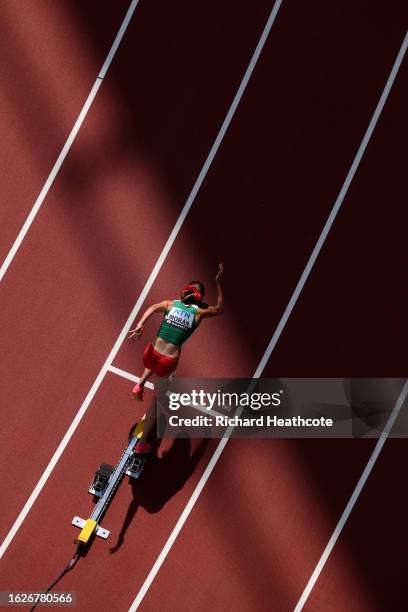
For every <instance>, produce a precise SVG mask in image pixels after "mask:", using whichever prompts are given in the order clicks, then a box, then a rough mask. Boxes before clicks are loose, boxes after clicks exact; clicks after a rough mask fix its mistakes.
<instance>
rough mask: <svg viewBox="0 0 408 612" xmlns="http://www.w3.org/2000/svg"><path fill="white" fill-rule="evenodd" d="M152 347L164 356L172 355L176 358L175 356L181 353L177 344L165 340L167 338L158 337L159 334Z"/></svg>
mask: <svg viewBox="0 0 408 612" xmlns="http://www.w3.org/2000/svg"><path fill="white" fill-rule="evenodd" d="M153 348H154V350H155V351H157V352H158V353H161V354H162V355H165V356H166V357H172V358H173V359H177V357H179V355H180V353H181V346H177V344H172V343H171V342H167V340H164V339H163V338H159V336H157V338H156V341H155V343H154V345H153Z"/></svg>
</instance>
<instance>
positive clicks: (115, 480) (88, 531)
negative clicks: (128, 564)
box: [72, 417, 148, 545]
mask: <svg viewBox="0 0 408 612" xmlns="http://www.w3.org/2000/svg"><path fill="white" fill-rule="evenodd" d="M144 418H145V417H143V418H142V420H141V421H140V423H138V424H137V426H136V427H135V429H134V431H133V433H132V436H131V438H130V441H129V444H128V445H127V447H126V448H125V450H124V452H123V454H122V456H121V458H120V460H119V462H118V464H117V465H116V467H113V466H112V465H109V464H108V463H102V464H101V466H100V467H99V469H97V470H96V472H95V476H94V479H93V481H92V484H91V486H90V487H89V489H88V493H91V495H93V496H94V497H96V498H99V501H98V502H97V504H96V506H95V508H94V511H93V512H92V514H91V516H90V517H89V518H88V519H86V520H85V519H83V518H81V517H80V516H74V518H73V519H72V524H73V525H75V526H76V527H79V528H80V529H81V533H80V534H79V536H78V538H77V540H78V542H80V543H82V544H85V545H86V544H88V543H89V541H90V539H91V537H92V535H94V534H95V535H97V536H99V537H101V538H103V539H105V540H106V539H107V538H108V536H109V533H110V531H109V530H108V529H104V528H103V527H101V526H100V525H99V524H98V521H99V520H100V519H101V518H102V516H103V514H104V512H105V511H106V509H107V507H108V505H109V503H110V501H111V499H112V498H113V496H114V494H115V491H116V489H117V488H118V486H119V484H120V482H121V480H122V478H123V476H124V475H125V474H126V475H127V476H130V477H131V478H139V476H140V474H141V472H142V470H143V467H144V464H145V462H146V459H147V456H148V455H140V454H136V453H135V452H134V448H135V446H136V444H137V442H138V440H139V439H140V438H141V436H142V433H143V424H144V423H143V422H144Z"/></svg>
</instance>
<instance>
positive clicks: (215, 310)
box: [197, 263, 224, 322]
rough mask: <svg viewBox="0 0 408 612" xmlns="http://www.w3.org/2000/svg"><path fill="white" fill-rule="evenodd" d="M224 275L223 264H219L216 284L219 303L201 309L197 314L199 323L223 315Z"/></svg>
mask: <svg viewBox="0 0 408 612" xmlns="http://www.w3.org/2000/svg"><path fill="white" fill-rule="evenodd" d="M223 274H224V265H223V264H222V263H220V264H218V272H217V274H216V276H215V284H216V287H217V303H216V304H215V306H208V308H199V309H198V313H197V320H198V321H197V322H199V321H200V320H201V319H206V318H208V317H216V316H217V315H220V314H222V313H223V310H224V294H223V291H222V287H221V279H222V275H223Z"/></svg>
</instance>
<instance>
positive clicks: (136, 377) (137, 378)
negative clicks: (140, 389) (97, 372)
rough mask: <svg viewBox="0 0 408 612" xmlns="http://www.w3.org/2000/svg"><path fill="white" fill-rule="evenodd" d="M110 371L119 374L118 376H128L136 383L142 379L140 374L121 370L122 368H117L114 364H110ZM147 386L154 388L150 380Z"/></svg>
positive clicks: (146, 383)
mask: <svg viewBox="0 0 408 612" xmlns="http://www.w3.org/2000/svg"><path fill="white" fill-rule="evenodd" d="M107 370H108V372H112V373H113V374H117V375H118V376H122V378H127V379H128V380H132V381H133V382H135V383H138V382H139V380H140V377H139V376H135V375H134V374H130V372H125V370H121V369H120V368H116V367H115V366H113V365H110V366H108V368H107ZM145 387H147V388H148V389H152V391H153V390H154V384H153V383H151V382H150V381H149V380H148V381H146V382H145Z"/></svg>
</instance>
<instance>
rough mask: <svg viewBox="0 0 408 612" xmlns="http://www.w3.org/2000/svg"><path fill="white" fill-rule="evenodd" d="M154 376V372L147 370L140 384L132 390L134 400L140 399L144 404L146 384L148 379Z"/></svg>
mask: <svg viewBox="0 0 408 612" xmlns="http://www.w3.org/2000/svg"><path fill="white" fill-rule="evenodd" d="M152 374H153V370H149V368H145V371H144V372H143V374H142V376H141V378H140V380H139V382H138V383H137V385H135V386H134V387H133V389H132V395H133V399H138V400H140V401H141V402H143V398H144V389H143V387H144V384H145V382H146V380H147V379H148V378H150V376H151V375H152Z"/></svg>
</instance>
